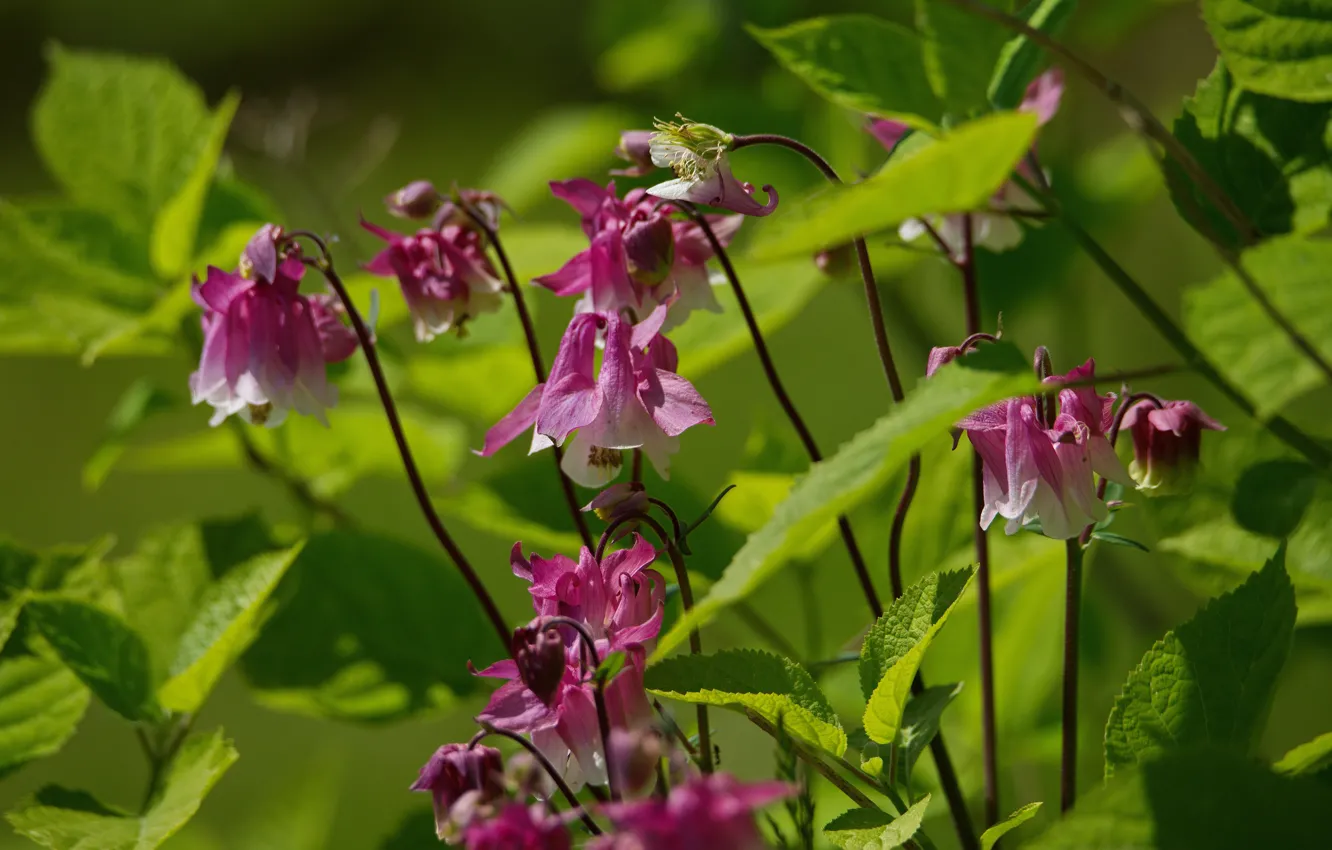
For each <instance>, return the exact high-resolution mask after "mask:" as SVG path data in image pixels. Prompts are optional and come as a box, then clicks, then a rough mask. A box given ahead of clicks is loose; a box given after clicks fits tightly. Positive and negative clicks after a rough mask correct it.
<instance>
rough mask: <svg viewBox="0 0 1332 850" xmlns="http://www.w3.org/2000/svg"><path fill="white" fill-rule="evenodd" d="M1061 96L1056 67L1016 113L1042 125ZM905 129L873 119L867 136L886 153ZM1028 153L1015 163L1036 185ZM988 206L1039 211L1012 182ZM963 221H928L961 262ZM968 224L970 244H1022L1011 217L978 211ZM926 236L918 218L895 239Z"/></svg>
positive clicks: (993, 248) (1005, 247) (1029, 92)
mask: <svg viewBox="0 0 1332 850" xmlns="http://www.w3.org/2000/svg"><path fill="white" fill-rule="evenodd" d="M1063 93H1064V77H1063V72H1062V71H1060V70H1059V69H1058V68H1051V69H1050V70H1048V71H1046V72H1045V73H1044V74H1041V75H1040V76H1039V77H1037V78H1036V79H1035V80H1032V82H1031V84H1030V85H1029V86H1027V92H1026V96H1025V97H1024V98H1023V99H1022V103H1021V104H1020V105H1019V106H1018V110H1019V111H1021V112H1030V113H1032V114H1034V115H1035V116H1036V117H1037V120H1038V121H1039V123H1040V125H1041V126H1045V124H1047V123H1048V122H1049V121H1050V119H1052V118H1054V115H1055V113H1056V112H1057V111H1058V110H1059V101H1060V98H1061V97H1062V96H1063ZM907 129H908V128H907V126H906V125H905V124H902V123H901V122H898V121H892V120H889V119H882V118H878V119H873V120H872V121H871V123H870V126H869V131H870V133H871V134H873V136H874V137H875V138H876V139H878V140H879V141H880V142H881V143H882V144H883V146H884V148H886V149H887V150H889V151H892V150H893V148H894V147H895V146H896V144H897V142H898V141H899V140H900V139H901V137H902V136H903V135H904V134H905V133H906V131H907ZM1031 153H1032V157H1030V158H1025V159H1023V161H1022V162H1021V163H1019V164H1018V167H1017V173H1018V174H1020V175H1022V177H1023V178H1024V179H1026V180H1027V181H1028V182H1032V183H1035V182H1038V181H1039V179H1040V176H1039V175H1037V173H1036V171H1035V170H1034V168H1033V167H1032V159H1034V157H1035V154H1036V147H1035V145H1033V146H1032V149H1031ZM990 204H991V206H993V207H994V208H996V209H1001V210H1002V209H1009V210H1018V211H1027V212H1037V211H1039V210H1040V209H1041V207H1040V205H1039V204H1037V203H1036V202H1035V201H1033V200H1032V199H1031V197H1030V196H1028V195H1027V193H1026V192H1025V191H1023V189H1022V187H1020V186H1019V185H1018V184H1017V183H1016V182H1015V181H1012V180H1009V181H1007V182H1005V183H1004V185H1003V186H1001V187H999V191H998V192H996V193H995V194H994V197H993V198H991V199H990ZM964 219H965V216H963V215H960V214H959V215H947V216H931V217H930V219H929V224H930V226H931V227H933V228H934V230H935V232H936V233H937V234H938V235H939V237H940V238H941V239H942V240H943V242H944V244H945V245H947V246H948V247H949V250H950V252H951V253H952V254H953V256H954V257H955V258H957V259H961V256H962V253H963V249H964V244H963V243H964V234H963V222H964ZM971 221H972V241H973V242H974V244H976V245H981V246H984V247H985V248H988V249H990V250H991V251H1007V250H1009V249H1011V248H1015V247H1017V245H1018V243H1019V242H1021V241H1022V228H1021V227H1019V226H1018V223H1017V221H1016V220H1015V219H1014V218H1013V217H1012V216H1009V215H996V214H991V213H985V212H980V213H973V214H972V216H971ZM925 234H926V227H925V222H923V221H921V220H920V219H910V220H908V221H906V222H903V223H902V226H901V227H900V228H899V229H898V236H900V237H901V238H902V239H903V240H904V241H906V242H911V241H914V240H916V239H919V238H921V237H922V236H924V235H925Z"/></svg>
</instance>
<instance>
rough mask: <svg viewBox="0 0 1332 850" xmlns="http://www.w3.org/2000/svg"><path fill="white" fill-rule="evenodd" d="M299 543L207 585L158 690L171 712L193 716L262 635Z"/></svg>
mask: <svg viewBox="0 0 1332 850" xmlns="http://www.w3.org/2000/svg"><path fill="white" fill-rule="evenodd" d="M300 551H301V547H300V546H299V545H298V546H295V547H292V548H290V549H284V550H281V551H277V552H267V553H264V554H262V555H256V556H255V557H254V558H251V559H250V560H248V561H247V562H245V563H244V564H241V565H240V566H237V567H235V568H233V569H231V570H229V571H228V572H227V573H226V575H224V576H223V577H222V578H221V579H220V580H219V581H218V582H217V583H216V584H214V585H213V586H212V587H210V588H208V592H207V593H206V594H205V595H204V598H203V599H202V601H201V603H200V605H199V607H198V610H197V611H196V612H195V615H194V620H193V622H191V623H190V625H189V627H188V628H187V629H186V630H185V633H184V634H183V635H182V636H181V639H180V645H179V648H178V649H177V651H176V660H175V662H174V663H172V665H171V675H170V678H169V679H167V681H166V682H165V684H163V685H162V687H161V689H160V690H159V691H158V698H159V699H160V700H161V701H162V705H163V706H164V707H165V708H167V709H168V710H170V711H176V712H180V713H183V714H193V713H194V712H196V711H198V710H199V707H200V706H202V705H203V703H204V700H205V699H207V697H208V694H209V693H210V692H211V691H212V689H213V686H214V685H215V684H217V680H218V678H220V677H221V675H222V674H223V673H224V672H226V670H227V668H228V667H230V666H231V664H232V662H234V661H235V660H236V659H237V658H239V657H240V655H241V653H243V652H244V651H245V650H246V649H248V648H249V646H250V644H252V643H253V642H254V640H255V638H257V637H258V635H259V627H260V625H261V624H262V621H263V618H264V616H265V615H266V614H267V613H268V600H269V597H271V596H272V594H273V591H274V590H275V589H276V588H277V585H278V582H279V581H281V580H282V577H283V576H284V575H285V574H286V572H287V568H288V567H290V566H291V564H292V562H293V561H295V560H296V558H297V556H298V555H299V554H300Z"/></svg>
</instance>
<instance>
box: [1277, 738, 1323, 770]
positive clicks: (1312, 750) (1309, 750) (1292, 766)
mask: <svg viewBox="0 0 1332 850" xmlns="http://www.w3.org/2000/svg"><path fill="white" fill-rule="evenodd" d="M1329 767H1332V732H1324V733H1323V734H1321V735H1319V736H1318V737H1317V738H1314V739H1313V740H1312V741H1306V742H1305V743H1303V744H1300V745H1299V746H1298V747H1296V748H1295V749H1293V750H1291V751H1290V752H1288V753H1286V754H1285V755H1284V756H1282V757H1281V761H1279V762H1277V763H1276V764H1274V765H1272V769H1273V770H1275V771H1276V772H1277V773H1284V774H1286V775H1288V776H1306V775H1311V774H1315V773H1321V772H1322V771H1324V770H1326V769H1328V768H1329Z"/></svg>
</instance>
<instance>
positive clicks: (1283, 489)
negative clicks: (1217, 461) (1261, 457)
mask: <svg viewBox="0 0 1332 850" xmlns="http://www.w3.org/2000/svg"><path fill="white" fill-rule="evenodd" d="M1317 489H1318V474H1317V472H1315V470H1314V468H1313V467H1312V466H1310V465H1309V464H1307V463H1304V462H1303V461H1299V460H1268V461H1263V462H1261V463H1255V464H1254V465H1253V466H1250V467H1248V468H1247V469H1245V470H1244V471H1243V472H1242V473H1240V477H1239V481H1237V482H1236V484H1235V495H1234V497H1233V498H1232V500H1231V511H1232V512H1233V513H1234V514H1235V521H1236V522H1237V523H1239V524H1240V526H1241V527H1242V528H1246V529H1248V530H1249V531H1252V532H1254V533H1256V534H1265V535H1267V536H1268V537H1289V536H1290V535H1291V534H1293V533H1294V531H1295V529H1296V528H1298V527H1299V525H1300V520H1302V519H1304V514H1305V512H1306V511H1308V510H1309V505H1310V504H1311V503H1312V502H1313V498H1314V493H1315V492H1316V491H1317Z"/></svg>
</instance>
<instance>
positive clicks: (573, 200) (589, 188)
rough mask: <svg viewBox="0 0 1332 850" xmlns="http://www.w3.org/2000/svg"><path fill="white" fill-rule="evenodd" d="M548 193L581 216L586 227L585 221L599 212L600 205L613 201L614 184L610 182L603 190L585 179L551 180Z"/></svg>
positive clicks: (589, 234)
mask: <svg viewBox="0 0 1332 850" xmlns="http://www.w3.org/2000/svg"><path fill="white" fill-rule="evenodd" d="M550 192H551V194H552V195H554V196H555V197H557V198H559V199H560V200H562V201H564V202H566V203H567V204H568V205H569V206H571V207H573V208H574V211H575V212H577V213H578V214H579V215H580V216H582V218H583V221H584V225H586V223H587V221H588V220H589V219H591V218H592V217H593V216H595V215H596V214H597V213H598V212H599V211H600V210H601V206H602V204H604V203H606V201H607V200H611V201H613V200H615V183H614V181H612V182H611V184H610V185H609V186H608V187H606V188H605V189H603V188H602V187H600V186H598V185H597V184H596V183H593V182H592V181H591V180H588V179H587V178H585V177H575V178H574V179H572V180H552V181H550ZM585 229H586V227H585ZM591 235H592V234H591V233H588V236H591Z"/></svg>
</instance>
